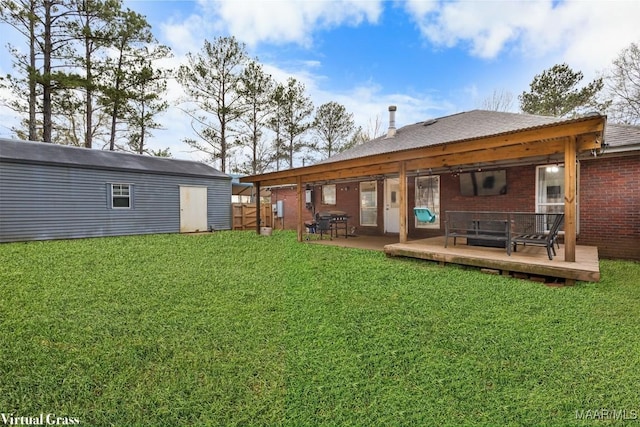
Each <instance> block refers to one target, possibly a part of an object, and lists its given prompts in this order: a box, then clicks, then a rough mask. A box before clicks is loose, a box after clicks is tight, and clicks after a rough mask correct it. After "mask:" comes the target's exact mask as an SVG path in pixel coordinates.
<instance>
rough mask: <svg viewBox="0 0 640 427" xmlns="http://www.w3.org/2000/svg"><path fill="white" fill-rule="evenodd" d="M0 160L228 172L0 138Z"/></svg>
mask: <svg viewBox="0 0 640 427" xmlns="http://www.w3.org/2000/svg"><path fill="white" fill-rule="evenodd" d="M0 160H4V161H12V162H19V163H36V164H48V165H59V166H73V167H80V168H87V169H106V170H119V171H129V172H146V173H156V174H163V175H181V176H198V177H207V178H211V177H219V178H227V179H231V177H230V176H228V175H226V174H224V173H222V172H220V171H219V170H217V169H215V168H213V167H211V166H209V165H207V164H205V163H201V162H195V161H191V160H178V159H169V158H163V157H153V156H144V155H140V154H131V153H122V152H115V151H104V150H90V149H86V148H79V147H70V146H67V145H58V144H47V143H42V142H29V141H20V140H15V139H2V138H0Z"/></svg>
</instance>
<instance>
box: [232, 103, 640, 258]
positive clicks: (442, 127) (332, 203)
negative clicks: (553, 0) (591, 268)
mask: <svg viewBox="0 0 640 427" xmlns="http://www.w3.org/2000/svg"><path fill="white" fill-rule="evenodd" d="M395 112H396V111H395V107H390V111H389V113H390V117H389V130H388V132H387V134H386V135H384V136H382V137H379V138H376V139H374V140H372V141H370V142H367V143H365V144H362V145H359V146H357V147H354V148H352V149H350V150H347V151H345V152H342V153H340V154H338V155H336V156H334V157H332V158H330V159H328V160H325V161H323V162H320V163H318V164H315V165H312V166H308V167H304V168H296V169H291V170H287V171H278V172H271V173H267V174H262V175H256V176H251V177H246V178H243V180H245V181H247V182H253V183H254V185H256V186H278V187H279V190H278V191H277V192H276V191H273V192H272V193H273V194H274V195H275V197H279V198H281V199H283V200H285V199H286V200H287V201H286V202H285V203H289V205H292V204H297V209H296V210H297V212H296V215H295V218H297V224H296V227H297V228H298V232H299V238H301V235H302V231H303V229H302V226H303V223H304V221H305V220H307V219H309V218H311V217H312V216H313V214H314V213H315V212H322V211H331V210H337V211H343V212H346V213H347V215H348V216H349V217H350V218H349V227H350V228H351V227H355V230H356V233H357V234H359V235H367V234H372V235H383V234H397V235H398V239H399V241H400V242H403V241H406V240H407V238H412V239H417V238H427V237H431V236H441V235H443V234H444V221H443V218H444V214H445V212H446V211H459V210H466V211H505V212H541V213H553V212H563V213H564V214H565V225H564V236H563V237H564V243H565V245H564V246H565V248H564V249H565V258H566V260H567V261H571V260H572V258H573V257H574V256H575V245H576V244H577V243H579V244H580V245H590V246H597V247H598V252H599V254H600V256H602V257H608V258H624V259H636V260H639V259H640V249H639V248H640V190H639V189H640V185H639V184H640V178H639V177H640V127H637V126H624V125H617V124H610V123H609V124H606V117H604V116H601V115H599V114H590V115H587V116H584V117H578V118H573V119H561V118H555V117H545V116H535V115H527V114H514V113H503V112H495V111H483V110H473V111H469V112H463V113H459V114H454V115H450V116H446V117H440V118H437V119H432V120H428V121H425V122H419V123H415V124H412V125H408V126H404V127H402V128H400V129H396V128H395ZM605 124H606V125H605ZM286 186H289V189H288V190H287V187H286ZM307 190H309V191H308V192H307ZM294 191H295V197H294ZM309 197H310V203H306V202H307V200H308V199H307V198H309ZM416 206H426V207H428V208H429V209H430V210H431V211H433V212H435V213H436V220H435V221H434V222H421V221H419V220H418V218H417V217H415V216H414V214H413V208H414V207H416ZM291 216H293V215H291V214H290V217H291ZM290 221H291V218H289V221H288V222H285V223H286V224H287V225H288V226H291V222H290Z"/></svg>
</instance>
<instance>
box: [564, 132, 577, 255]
mask: <svg viewBox="0 0 640 427" xmlns="http://www.w3.org/2000/svg"><path fill="white" fill-rule="evenodd" d="M576 223H577V221H576V137H575V136H571V137H569V138H567V140H566V142H565V144H564V260H565V261H569V262H575V260H576Z"/></svg>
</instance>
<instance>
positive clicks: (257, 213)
mask: <svg viewBox="0 0 640 427" xmlns="http://www.w3.org/2000/svg"><path fill="white" fill-rule="evenodd" d="M255 187H256V232H257V233H258V234H260V181H258V182H256V183H255Z"/></svg>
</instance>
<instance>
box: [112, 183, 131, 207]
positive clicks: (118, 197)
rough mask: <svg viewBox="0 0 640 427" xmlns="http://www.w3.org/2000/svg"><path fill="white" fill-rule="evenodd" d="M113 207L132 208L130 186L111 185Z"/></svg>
mask: <svg viewBox="0 0 640 427" xmlns="http://www.w3.org/2000/svg"><path fill="white" fill-rule="evenodd" d="M111 207H112V208H113V209H130V208H131V185H130V184H111Z"/></svg>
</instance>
